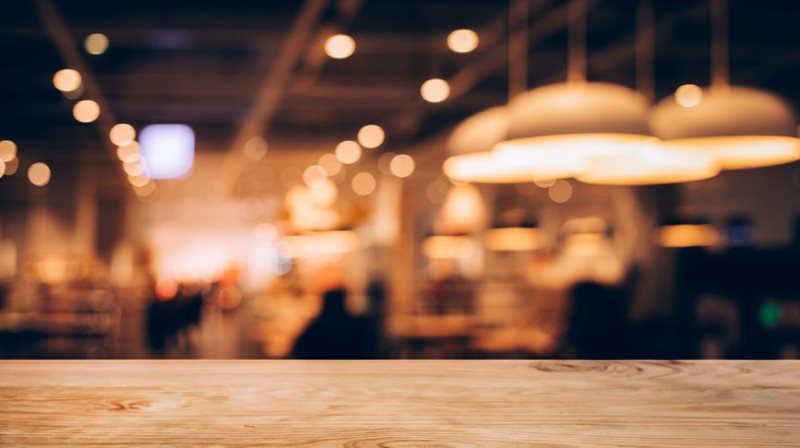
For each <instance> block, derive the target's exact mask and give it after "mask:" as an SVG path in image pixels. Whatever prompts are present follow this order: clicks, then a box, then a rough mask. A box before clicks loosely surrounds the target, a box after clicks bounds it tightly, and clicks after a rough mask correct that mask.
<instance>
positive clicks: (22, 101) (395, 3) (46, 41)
mask: <svg viewBox="0 0 800 448" xmlns="http://www.w3.org/2000/svg"><path fill="white" fill-rule="evenodd" d="M312 1H313V0H312ZM318 1H321V0H318ZM41 3H51V4H52V5H53V6H55V10H56V11H57V13H58V15H60V16H61V19H63V22H64V24H66V28H67V31H68V32H69V33H70V34H71V36H72V37H73V38H74V39H75V41H76V43H77V45H80V43H82V41H83V38H84V37H85V36H86V35H88V34H90V33H94V32H102V33H104V34H106V35H107V36H108V37H109V39H110V47H109V50H108V51H107V52H106V53H105V54H103V55H100V56H92V55H89V54H86V53H85V52H83V51H80V52H79V54H80V56H81V58H82V59H83V61H84V62H85V64H87V66H88V68H89V71H90V72H91V75H90V76H93V77H94V78H95V79H96V80H97V84H98V87H99V91H100V93H101V94H102V96H103V97H104V99H105V102H106V103H107V107H108V108H109V109H110V110H111V113H112V114H113V116H114V117H115V119H116V120H117V121H124V122H129V123H132V124H134V125H135V126H141V125H144V124H148V123H153V122H181V123H187V124H189V125H191V126H193V127H194V128H195V130H196V132H197V134H198V147H199V149H200V150H201V151H221V150H226V149H228V148H230V146H231V145H232V143H233V141H234V140H235V138H236V135H237V132H238V131H239V130H240V129H241V127H242V126H243V123H244V122H245V121H246V120H247V118H248V116H249V115H250V114H251V112H252V110H253V107H254V98H255V96H256V94H257V92H258V91H259V89H261V86H262V85H263V84H264V83H265V80H266V79H268V77H269V76H271V74H272V73H273V71H274V69H275V66H276V64H277V62H276V61H278V60H279V59H280V58H281V52H282V48H283V47H284V45H285V42H286V39H287V36H288V35H289V34H290V30H291V29H292V27H293V24H294V22H295V21H296V20H297V17H298V14H299V12H300V11H301V10H302V9H303V8H304V7H305V6H306V5H305V3H306V2H300V1H242V0H227V1H224V2H222V1H197V0H181V1H158V0H145V1H143V0H137V1H122V0H121V1H108V0H106V1H82V0H69V1H66V0H62V1H52V2H50V1H47V0H43V1H42V0H39V1H29V0H4V1H2V2H0V55H1V56H2V58H1V59H0V60H1V61H2V66H0V99H2V103H0V104H2V107H0V139H4V138H10V139H12V140H14V141H16V142H17V143H18V145H19V147H20V152H21V153H22V152H23V151H31V152H33V153H37V154H39V153H44V154H48V156H49V157H55V158H64V157H66V158H69V157H72V156H73V155H80V157H89V158H94V156H93V155H94V154H97V157H98V158H100V159H108V161H109V163H111V162H110V161H111V156H110V155H109V154H110V153H109V152H108V151H106V149H107V148H105V147H104V146H106V145H107V142H106V141H105V140H104V138H103V137H101V133H99V132H98V127H97V126H95V125H94V124H80V123H77V122H76V121H75V120H74V119H73V118H72V115H71V105H72V104H73V102H74V101H72V100H69V99H66V98H64V97H63V96H62V95H61V94H60V93H59V92H57V91H56V90H55V89H54V88H53V86H52V83H51V79H52V76H53V73H54V72H55V71H57V70H58V69H60V68H63V67H65V65H67V63H66V62H65V60H64V59H63V58H62V54H61V53H60V52H59V51H58V50H57V49H56V46H55V45H54V41H53V38H52V34H51V33H49V32H48V30H46V28H47V25H46V23H47V22H46V21H43V20H42V18H41V16H40V13H39V9H38V8H37V5H39V6H41ZM588 3H589V5H590V9H589V19H588V32H587V40H588V50H589V69H588V71H589V73H588V75H589V78H590V79H593V80H602V81H610V82H618V83H622V84H626V85H629V86H634V85H635V83H636V79H635V65H634V62H635V61H634V40H633V38H634V33H635V20H636V8H637V1H636V0H606V1H588ZM322 4H324V8H323V9H322V10H321V13H320V14H319V15H318V16H316V17H315V18H314V20H313V21H312V23H311V26H310V28H309V32H308V33H307V34H306V35H302V36H301V39H300V40H299V41H298V42H299V46H298V48H297V51H296V54H295V55H293V56H294V59H296V62H295V63H293V64H292V65H291V66H290V69H289V72H288V78H287V79H286V82H285V83H282V84H280V85H281V88H280V89H279V90H280V91H279V92H271V93H272V94H273V95H274V94H276V93H277V98H278V99H277V102H276V108H275V110H274V113H273V114H271V115H270V116H271V119H270V120H268V121H269V122H268V123H267V129H265V131H264V132H265V134H266V135H268V137H269V139H270V141H271V142H272V143H273V144H272V146H271V147H272V148H273V149H276V150H292V149H293V148H294V147H295V146H296V144H297V142H303V141H304V142H312V143H313V144H318V145H332V144H334V143H335V142H336V141H338V140H340V139H342V138H352V136H353V135H354V134H355V132H356V130H357V129H358V128H359V127H360V126H361V125H363V124H366V123H379V124H381V125H382V126H383V127H384V128H385V129H386V131H387V136H388V140H387V145H386V147H387V148H388V149H392V150H397V149H402V148H403V147H406V146H408V145H411V144H415V143H417V142H419V141H421V140H424V139H425V138H428V137H430V136H432V135H435V134H437V133H440V132H442V131H444V130H446V129H447V128H448V127H449V126H452V125H453V124H454V123H456V122H458V121H459V120H461V119H463V118H464V117H465V116H467V115H468V114H471V113H474V112H476V111H478V110H480V109H483V108H486V107H489V106H493V105H497V104H501V103H503V102H504V101H506V99H507V95H508V94H507V92H508V83H507V79H508V75H507V56H506V55H507V49H506V43H507V35H508V29H507V23H508V12H507V8H508V2H506V1H489V0H483V1H481V0H470V1H465V0H372V1H370V0H364V1H363V2H362V1H359V0H330V1H322ZM653 4H654V9H655V18H656V23H657V32H656V63H655V73H656V78H655V83H656V84H655V85H656V96H657V97H658V98H661V97H663V96H665V95H668V94H669V93H670V92H672V91H673V90H674V89H675V87H677V86H678V85H680V84H683V83H686V82H693V83H697V84H701V85H704V84H707V83H708V79H709V49H708V48H709V24H708V22H709V20H708V17H709V15H708V11H709V8H708V4H707V2H706V1H705V0H691V1H688V0H680V1H673V0H653ZM529 8H530V11H531V13H530V24H531V25H530V30H529V46H530V50H529V57H528V62H529V70H528V85H529V86H531V87H533V86H537V85H541V84H543V83H548V82H556V81H560V80H563V79H564V76H565V74H564V73H565V66H566V57H565V52H566V31H565V22H566V3H565V2H564V1H549V0H531V1H530V2H529ZM729 16H730V72H731V80H732V82H733V83H738V84H748V85H755V86H760V87H763V88H767V89H770V90H773V91H775V92H777V93H779V94H781V95H783V96H785V97H786V98H788V99H789V100H790V101H791V102H792V103H793V104H794V105H795V106H798V105H800V83H799V82H798V73H800V32H798V30H797V26H798V23H800V2H797V1H795V0H786V1H776V0H773V1H768V0H759V1H756V0H733V1H731V2H730V5H729ZM462 27H469V28H474V29H475V30H477V31H478V32H479V34H480V36H481V39H482V40H481V45H480V46H479V48H478V50H477V51H475V52H474V53H471V54H466V55H461V54H455V53H452V52H450V51H448V50H447V47H446V44H445V37H446V35H447V33H448V32H449V31H451V30H453V29H456V28H462ZM336 30H341V31H343V32H346V33H349V34H351V35H353V37H354V38H355V40H356V42H357V44H358V48H357V51H356V53H355V55H354V56H353V57H351V58H348V59H344V60H332V59H328V58H325V57H324V56H322V50H321V42H322V41H323V40H324V38H325V37H326V36H328V35H330V34H331V33H332V32H334V31H336ZM50 31H52V30H50ZM433 76H437V77H443V78H447V79H450V80H451V83H452V87H453V96H452V97H451V98H450V99H449V100H448V101H445V102H444V103H441V104H438V105H432V104H428V103H425V102H424V101H422V100H421V99H420V97H419V86H420V84H421V83H422V82H423V81H424V80H425V79H427V78H429V77H433ZM23 162H24V161H23ZM0 188H3V186H1V185H0Z"/></svg>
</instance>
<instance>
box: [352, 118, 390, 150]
mask: <svg viewBox="0 0 800 448" xmlns="http://www.w3.org/2000/svg"><path fill="white" fill-rule="evenodd" d="M385 137H386V134H385V133H384V132H383V129H382V128H381V127H380V126H378V125H377V124H368V125H366V126H364V127H362V128H361V129H359V131H358V143H360V144H361V146H363V147H365V148H377V147H378V146H380V145H381V143H383V140H384V138H385Z"/></svg>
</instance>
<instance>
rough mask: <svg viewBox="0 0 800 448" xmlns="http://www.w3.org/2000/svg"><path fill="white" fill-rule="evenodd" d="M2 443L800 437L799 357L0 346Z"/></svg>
mask: <svg viewBox="0 0 800 448" xmlns="http://www.w3.org/2000/svg"><path fill="white" fill-rule="evenodd" d="M0 397H2V398H0V400H2V407H0V446H17V447H18V446H62V447H65V446H82V447H85V446H100V445H103V446H117V445H125V446H131V445H134V446H139V445H148V446H209V445H214V446H223V445H224V446H262V445H263V444H270V445H274V446H301V445H302V446H308V447H329V446H353V447H356V446H357V447H376V446H385V447H388V446H404V447H405V446H407V447H411V446H437V447H451V446H452V447H456V446H487V447H510V446H555V445H557V446H562V447H571V446H619V445H625V446H671V447H682V446H686V447H696V446H703V447H730V446H743V445H747V446H753V447H756V446H763V447H779V446H796V445H795V444H796V443H797V440H800V425H798V424H797V422H798V421H800V362H797V361H761V362H753V361H699V362H683V361H680V362H679V361H623V362H614V361H317V362H313V361H2V362H0Z"/></svg>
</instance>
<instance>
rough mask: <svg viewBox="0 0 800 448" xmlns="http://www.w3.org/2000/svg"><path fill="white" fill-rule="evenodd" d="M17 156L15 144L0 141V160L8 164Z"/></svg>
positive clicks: (9, 141)
mask: <svg viewBox="0 0 800 448" xmlns="http://www.w3.org/2000/svg"><path fill="white" fill-rule="evenodd" d="M16 156H17V144H16V143H14V142H13V141H11V140H0V160H2V161H4V162H10V161H11V160H12V159H14V158H15V157H16Z"/></svg>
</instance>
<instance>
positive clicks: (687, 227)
mask: <svg viewBox="0 0 800 448" xmlns="http://www.w3.org/2000/svg"><path fill="white" fill-rule="evenodd" d="M719 239H720V238H719V232H717V229H716V228H715V227H714V226H711V225H709V224H676V225H670V226H663V227H661V228H660V229H659V230H658V234H657V235H656V242H657V243H658V245H659V246H662V247H705V246H713V245H715V244H717V243H718V242H719Z"/></svg>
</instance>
